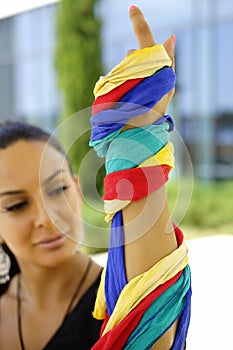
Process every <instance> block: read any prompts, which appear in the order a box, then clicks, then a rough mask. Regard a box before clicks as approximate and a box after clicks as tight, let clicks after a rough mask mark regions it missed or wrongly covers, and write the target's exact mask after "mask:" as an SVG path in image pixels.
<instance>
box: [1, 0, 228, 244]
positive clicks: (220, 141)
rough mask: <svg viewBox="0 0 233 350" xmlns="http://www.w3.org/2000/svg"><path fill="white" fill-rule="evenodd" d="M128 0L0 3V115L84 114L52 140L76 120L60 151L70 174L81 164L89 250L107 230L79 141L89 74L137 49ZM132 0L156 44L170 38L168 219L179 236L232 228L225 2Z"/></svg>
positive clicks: (41, 120)
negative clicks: (172, 132)
mask: <svg viewBox="0 0 233 350" xmlns="http://www.w3.org/2000/svg"><path fill="white" fill-rule="evenodd" d="M130 5H131V2H130V1H128V0H127V1H126V0H118V1H117V2H115V3H113V1H111V0H98V1H94V0H85V1H84V0H61V1H45V0H43V1H38V0H36V1H29V0H27V1H23V2H22V1H21V2H19V1H10V2H5V1H3V0H2V1H0V9H1V11H0V120H4V119H8V118H10V119H12V118H13V119H19V120H26V121H29V122H32V123H34V124H37V125H39V126H42V127H44V128H46V129H47V130H48V131H53V130H54V129H56V128H58V126H59V125H60V124H61V123H62V122H63V121H66V122H67V120H71V118H70V117H71V116H73V115H74V114H75V113H77V112H79V111H83V110H84V111H85V112H84V113H81V112H80V113H81V115H80V113H79V118H78V119H77V120H76V121H74V122H72V123H71V122H70V123H68V124H69V125H68V124H66V125H67V128H66V132H64V131H63V132H61V133H60V134H59V138H60V139H61V141H62V142H63V143H64V144H65V143H66V141H67V140H69V138H70V135H71V133H72V132H76V130H79V129H80V125H81V124H84V125H85V127H84V129H82V128H81V129H82V130H84V131H83V132H82V135H81V136H80V137H79V140H78V142H75V143H74V145H73V146H72V149H69V155H70V158H71V161H72V164H73V167H74V169H75V171H77V172H79V171H80V164H83V163H87V164H88V169H89V171H86V170H85V169H86V167H85V165H84V166H83V167H82V169H84V170H83V175H82V174H81V181H82V186H83V192H84V199H85V201H84V216H85V221H86V224H87V229H86V237H87V242H88V243H87V245H89V246H92V247H94V249H95V248H97V246H98V247H100V246H101V249H102V248H106V247H107V241H108V236H107V233H106V232H107V231H106V228H107V225H106V224H105V223H104V220H103V217H104V212H103V205H102V201H101V195H102V191H103V188H102V179H103V176H104V171H105V170H104V166H103V162H102V163H101V162H99V161H97V160H96V156H95V155H93V154H92V155H90V152H91V150H90V148H89V146H88V140H89V136H90V125H89V117H90V115H91V109H90V106H91V104H92V102H93V93H92V91H93V88H94V84H95V82H96V81H97V79H98V77H99V75H101V74H106V73H107V72H108V71H109V70H110V69H111V68H112V67H113V66H114V65H115V64H117V63H118V62H119V61H120V60H122V59H123V58H124V55H125V52H126V51H127V50H128V49H129V48H137V43H136V41H135V38H134V35H133V31H132V28H131V23H130V21H129V19H128V8H129V6H130ZM137 5H138V6H139V7H141V8H142V9H143V11H144V14H145V17H146V18H147V20H148V22H149V23H150V25H151V28H152V31H153V33H154V35H155V38H156V40H157V42H158V43H161V42H163V41H164V40H165V39H166V37H168V36H170V35H171V34H172V33H175V34H176V37H177V45H176V71H177V84H176V93H175V96H174V99H173V102H172V104H171V106H170V110H169V113H170V114H171V115H172V116H173V117H174V119H175V122H176V133H177V135H179V138H178V137H175V138H174V143H175V144H176V145H175V146H176V162H177V165H176V167H177V168H176V171H175V172H174V175H173V177H172V179H171V181H170V182H169V184H168V190H169V195H170V202H171V207H172V211H173V215H174V221H176V222H177V221H178V222H177V223H178V224H180V225H181V226H183V227H185V228H186V227H188V229H187V230H186V232H187V237H188V238H190V237H191V238H192V237H196V236H201V235H212V234H216V233H217V234H219V233H233V215H232V198H233V183H232V179H233V69H232V62H233V43H232V37H233V4H232V1H231V0H176V1H174V0H166V1H152V0H144V1H140V0H138V1H137ZM71 124H72V125H71ZM68 142H69V141H68ZM87 155H88V157H87ZM84 160H85V162H84ZM80 173H81V172H80ZM93 179H94V187H95V190H94V189H93ZM96 187H97V191H96ZM89 199H90V200H89ZM90 203H92V204H90ZM93 203H94V204H93ZM100 228H101V229H102V228H103V230H102V231H101V229H100ZM98 230H99V231H101V232H100V233H99V235H98V242H95V238H93V237H96V231H98ZM100 242H101V243H100Z"/></svg>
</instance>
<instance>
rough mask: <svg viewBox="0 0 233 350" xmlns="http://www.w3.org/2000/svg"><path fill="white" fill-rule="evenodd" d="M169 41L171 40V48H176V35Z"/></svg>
mask: <svg viewBox="0 0 233 350" xmlns="http://www.w3.org/2000/svg"><path fill="white" fill-rule="evenodd" d="M171 39H172V43H173V47H176V35H175V34H172V35H171Z"/></svg>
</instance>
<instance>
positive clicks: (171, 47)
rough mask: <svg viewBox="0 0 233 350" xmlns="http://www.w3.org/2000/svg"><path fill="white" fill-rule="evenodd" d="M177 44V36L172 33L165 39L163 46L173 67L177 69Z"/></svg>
mask: <svg viewBox="0 0 233 350" xmlns="http://www.w3.org/2000/svg"><path fill="white" fill-rule="evenodd" d="M175 45H176V36H175V35H174V34H172V35H171V36H170V37H169V38H168V39H166V40H165V42H164V43H163V46H164V47H165V50H166V51H167V54H168V56H169V57H170V59H171V61H172V68H173V69H174V70H175Z"/></svg>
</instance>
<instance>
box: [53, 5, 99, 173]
mask: <svg viewBox="0 0 233 350" xmlns="http://www.w3.org/2000/svg"><path fill="white" fill-rule="evenodd" d="M96 3H97V1H96V0H61V2H60V3H59V5H58V13H57V43H56V57H55V66H56V69H57V76H58V83H59V87H60V90H61V92H62V95H63V100H64V107H63V111H62V113H61V116H60V122H63V121H64V120H65V121H66V120H67V119H68V118H71V116H73V115H74V114H76V113H77V112H79V111H80V110H83V109H84V108H87V107H90V106H91V105H92V103H93V100H94V96H93V88H94V85H95V83H96V81H97V80H98V78H99V76H100V75H101V74H102V65H101V39H100V30H101V21H100V19H99V18H97V17H96V14H95V6H96ZM90 116H91V110H90V109H89V115H88V116H87V119H86V127H85V132H84V134H83V135H82V137H78V140H76V141H75V142H74V143H73V146H72V147H71V148H70V149H69V150H68V156H69V158H70V161H71V164H72V166H73V168H74V171H75V172H78V170H79V166H80V163H81V161H82V159H83V157H84V156H85V155H86V154H87V153H88V152H89V151H90V149H89V146H88V142H89V139H90V126H89V118H90ZM80 123H83V118H79V117H77V118H76V120H75V122H74V121H72V123H69V122H68V123H67V122H66V123H63V125H64V129H65V130H61V132H60V135H59V136H60V138H61V141H62V143H63V144H69V140H70V138H71V134H72V131H74V130H79V129H80V127H81V125H80ZM84 123H85V121H84ZM90 167H91V164H90ZM90 171H91V169H90Z"/></svg>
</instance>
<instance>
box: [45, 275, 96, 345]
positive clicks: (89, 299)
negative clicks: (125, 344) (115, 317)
mask: <svg viewBox="0 0 233 350" xmlns="http://www.w3.org/2000/svg"><path fill="white" fill-rule="evenodd" d="M99 283H100V276H99V277H98V278H97V280H96V281H95V282H94V283H93V284H92V286H91V287H90V288H89V290H88V291H87V292H86V293H85V294H84V295H83V297H82V298H81V299H80V301H79V302H78V304H77V305H76V307H75V308H74V310H73V311H72V312H71V313H70V314H69V315H68V316H67V317H66V319H65V320H64V322H63V324H62V325H61V326H60V327H59V328H58V330H57V331H56V333H55V334H54V336H53V337H52V338H51V339H50V341H49V342H48V343H47V345H46V346H45V347H44V348H43V350H61V349H62V350H66V349H67V350H89V349H91V347H92V346H93V345H94V344H95V342H96V341H97V340H98V339H99V337H100V328H101V326H102V321H98V320H96V319H95V318H94V317H93V316H92V313H93V311H94V305H95V299H96V294H97V289H98V287H99Z"/></svg>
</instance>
